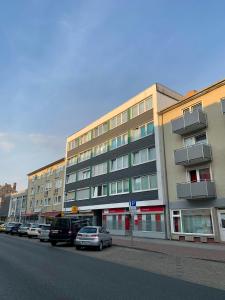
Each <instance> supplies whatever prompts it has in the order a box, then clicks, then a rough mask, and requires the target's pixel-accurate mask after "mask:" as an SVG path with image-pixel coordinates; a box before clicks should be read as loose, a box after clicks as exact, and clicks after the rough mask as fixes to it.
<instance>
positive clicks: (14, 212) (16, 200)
mask: <svg viewBox="0 0 225 300" xmlns="http://www.w3.org/2000/svg"><path fill="white" fill-rule="evenodd" d="M26 208H27V190H24V191H20V192H18V193H14V194H11V199H10V204H9V212H8V221H15V222H23V221H24V219H25V214H26Z"/></svg>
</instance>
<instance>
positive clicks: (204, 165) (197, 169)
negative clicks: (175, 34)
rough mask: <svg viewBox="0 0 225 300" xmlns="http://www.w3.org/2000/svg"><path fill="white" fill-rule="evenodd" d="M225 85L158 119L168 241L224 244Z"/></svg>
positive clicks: (194, 95)
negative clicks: (163, 161)
mask: <svg viewBox="0 0 225 300" xmlns="http://www.w3.org/2000/svg"><path fill="white" fill-rule="evenodd" d="M224 97H225V80H222V81H220V82H217V83H215V84H213V85H211V86H209V87H207V88H205V89H203V90H201V91H192V92H191V93H189V95H187V96H186V97H184V98H183V100H182V101H180V102H178V103H177V104H175V105H173V106H170V107H169V108H166V109H165V110H163V111H161V113H160V114H159V126H160V128H161V132H162V139H163V140H164V147H165V149H164V153H165V170H166V171H165V176H166V178H167V186H166V194H167V197H168V199H169V207H168V209H169V211H170V221H171V236H172V238H173V239H180V240H181V239H185V240H191V241H204V242H205V241H214V240H215V241H225V116H224V115H223V113H224V112H225V103H224V100H223V98H224Z"/></svg>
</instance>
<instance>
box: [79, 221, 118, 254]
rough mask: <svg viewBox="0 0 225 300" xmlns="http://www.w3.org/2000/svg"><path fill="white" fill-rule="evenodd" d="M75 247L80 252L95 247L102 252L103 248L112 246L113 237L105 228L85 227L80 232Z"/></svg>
mask: <svg viewBox="0 0 225 300" xmlns="http://www.w3.org/2000/svg"><path fill="white" fill-rule="evenodd" d="M75 245H76V249H78V250H79V249H81V248H82V247H85V248H86V247H95V248H97V249H98V250H99V251H101V250H102V249H103V247H110V246H112V237H111V235H110V233H109V231H107V230H106V229H105V228H104V227H100V226H85V227H83V228H81V229H80V230H79V232H78V234H77V237H76V241H75Z"/></svg>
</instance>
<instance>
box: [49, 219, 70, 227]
mask: <svg viewBox="0 0 225 300" xmlns="http://www.w3.org/2000/svg"><path fill="white" fill-rule="evenodd" d="M69 221H70V220H69V219H59V218H58V219H54V220H53V222H52V225H51V228H52V229H61V228H62V229H68V228H69V227H70V225H69V224H70V223H69Z"/></svg>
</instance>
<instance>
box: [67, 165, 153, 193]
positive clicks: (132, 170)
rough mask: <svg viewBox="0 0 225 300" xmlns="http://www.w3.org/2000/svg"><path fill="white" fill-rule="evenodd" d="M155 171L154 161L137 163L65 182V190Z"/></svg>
mask: <svg viewBox="0 0 225 300" xmlns="http://www.w3.org/2000/svg"><path fill="white" fill-rule="evenodd" d="M155 173H156V161H152V162H149V163H145V164H141V165H137V166H135V167H129V168H126V169H123V170H119V171H115V172H111V173H108V174H104V175H100V176H96V177H91V178H89V179H85V180H80V181H77V182H73V183H69V184H66V186H65V192H68V191H71V190H75V189H79V188H84V187H87V186H95V185H98V184H101V183H108V182H112V181H116V180H120V179H124V178H131V177H134V176H139V175H145V174H155Z"/></svg>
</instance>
